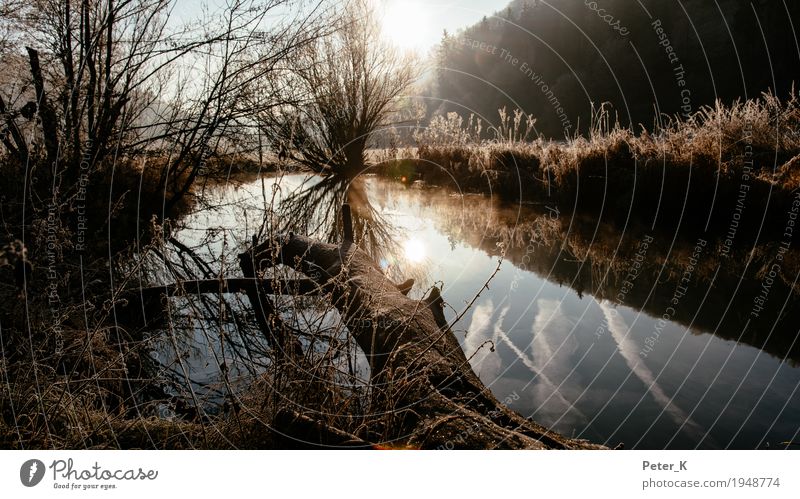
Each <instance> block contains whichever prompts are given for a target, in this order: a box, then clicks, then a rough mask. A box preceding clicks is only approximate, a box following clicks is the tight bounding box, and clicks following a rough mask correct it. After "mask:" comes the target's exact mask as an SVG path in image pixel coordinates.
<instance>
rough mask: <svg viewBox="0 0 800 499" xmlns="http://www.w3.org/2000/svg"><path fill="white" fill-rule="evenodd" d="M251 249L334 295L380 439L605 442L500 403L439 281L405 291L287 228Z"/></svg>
mask: <svg viewBox="0 0 800 499" xmlns="http://www.w3.org/2000/svg"><path fill="white" fill-rule="evenodd" d="M252 251H253V254H254V260H255V261H258V262H272V264H279V263H281V264H284V265H288V266H290V267H292V268H294V269H295V270H297V271H299V272H302V273H303V274H304V275H306V276H308V277H309V278H311V279H312V280H313V281H314V282H315V283H316V284H317V285H319V286H320V288H322V289H324V290H325V292H326V293H329V294H330V296H331V297H332V300H333V304H334V305H335V306H336V308H337V309H338V311H339V313H340V315H341V316H342V318H343V320H344V321H345V323H346V325H347V327H348V329H349V332H350V334H351V335H352V336H353V338H354V339H355V340H356V342H357V343H358V345H359V347H360V348H361V349H362V350H363V351H364V353H365V354H366V356H367V359H368V360H369V364H370V368H371V380H370V381H371V384H372V387H373V393H374V396H373V398H372V400H371V411H370V412H371V413H372V415H374V416H375V417H376V418H377V420H378V421H379V424H378V426H379V429H378V430H377V431H378V432H379V440H380V441H379V442H373V443H377V444H381V445H384V446H391V447H412V448H423V449H436V448H447V449H451V448H470V449H485V448H507V449H597V448H603V447H602V446H599V445H595V444H591V443H589V442H587V441H584V440H575V439H570V438H566V437H564V436H562V435H560V434H558V433H556V432H553V431H551V430H549V429H547V428H545V427H543V426H541V425H539V424H537V423H535V422H533V421H530V420H528V419H526V418H523V417H522V416H520V415H519V414H517V413H515V412H514V411H512V410H510V409H509V408H508V407H506V406H505V405H503V404H502V403H501V402H500V401H498V400H497V399H496V398H495V396H494V395H493V394H492V393H491V392H490V391H489V389H488V388H487V387H486V386H485V385H484V384H483V383H482V382H481V380H480V379H479V378H478V376H477V375H476V374H475V372H474V371H473V370H472V367H471V366H470V364H469V361H468V359H467V357H466V356H465V354H464V352H463V351H462V349H461V346H460V345H459V343H458V340H457V339H456V337H455V336H454V335H453V333H452V331H451V330H450V329H449V327H448V325H447V322H446V321H445V319H444V313H443V310H442V299H441V296H440V293H439V290H438V289H435V288H434V289H433V291H432V292H431V294H430V295H429V296H428V297H427V298H426V299H424V300H413V299H411V298H408V297H407V296H406V295H405V294H404V293H403V292H401V290H400V289H398V285H396V284H394V283H392V282H391V281H390V280H389V279H387V278H386V276H385V275H384V273H383V272H382V271H381V269H380V268H379V267H378V266H377V265H375V264H374V262H373V261H372V260H371V258H370V257H369V256H368V255H367V254H366V253H365V252H364V251H362V250H360V249H359V248H358V247H357V245H356V244H355V243H353V242H351V241H348V240H347V239H346V240H345V241H344V243H343V244H342V245H340V246H337V245H332V244H326V243H321V242H319V241H315V240H312V239H310V238H308V237H304V236H300V235H296V234H291V233H290V234H288V235H287V236H285V237H284V238H282V239H281V240H277V241H267V242H264V243H261V244H259V245H257V246H256V247H254V248H253V250H252ZM405 284H407V283H405ZM404 291H405V292H406V293H407V292H408V290H407V289H404ZM370 440H371V441H372V440H373V439H370Z"/></svg>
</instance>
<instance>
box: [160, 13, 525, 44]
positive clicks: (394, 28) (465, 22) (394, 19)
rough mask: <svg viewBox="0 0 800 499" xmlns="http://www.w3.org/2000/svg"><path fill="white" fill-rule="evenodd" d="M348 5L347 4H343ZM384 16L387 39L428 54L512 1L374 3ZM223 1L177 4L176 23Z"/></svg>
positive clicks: (189, 18) (383, 21) (383, 23)
mask: <svg viewBox="0 0 800 499" xmlns="http://www.w3.org/2000/svg"><path fill="white" fill-rule="evenodd" d="M343 1H344V0H343ZM373 1H374V2H375V3H376V4H378V6H379V11H381V13H382V14H383V19H382V25H383V31H384V33H385V34H386V36H387V38H388V39H389V40H391V41H392V42H394V43H395V44H397V45H398V46H400V47H401V48H405V49H414V50H416V51H418V52H420V53H421V54H425V53H427V51H429V50H430V49H431V48H433V47H434V46H435V45H436V44H437V43H438V42H439V41H440V40H441V39H442V33H443V32H444V30H447V31H448V32H451V33H454V32H456V31H458V30H459V29H462V28H466V27H468V26H471V25H473V24H475V23H477V22H478V21H480V20H481V19H482V18H483V16H491V15H492V14H494V13H495V12H498V11H501V10H503V9H505V7H506V6H507V5H508V4H509V3H510V1H511V0H373ZM221 3H223V2H222V0H177V2H176V9H175V11H174V12H173V16H175V18H176V21H184V22H185V21H188V20H191V19H195V18H197V17H198V16H199V15H200V13H201V9H202V5H203V4H207V5H209V6H210V10H212V11H213V9H214V7H215V6H218V5H220V4H221Z"/></svg>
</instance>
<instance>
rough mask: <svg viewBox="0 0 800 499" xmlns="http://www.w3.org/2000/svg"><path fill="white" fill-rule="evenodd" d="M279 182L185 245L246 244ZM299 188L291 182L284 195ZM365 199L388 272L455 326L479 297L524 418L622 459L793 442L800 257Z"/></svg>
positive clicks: (373, 196)
mask: <svg viewBox="0 0 800 499" xmlns="http://www.w3.org/2000/svg"><path fill="white" fill-rule="evenodd" d="M274 182H275V180H274V179H266V180H256V181H254V182H251V183H246V184H244V185H239V186H226V187H222V188H215V189H214V190H212V191H210V192H211V193H210V194H209V197H210V199H211V201H212V202H211V203H210V204H212V205H215V206H217V208H216V209H212V210H209V209H204V210H202V211H199V212H198V213H196V214H194V215H192V216H190V217H189V218H188V219H187V220H186V221H185V226H184V227H183V228H182V230H181V232H180V233H179V236H181V237H182V238H183V239H184V240H186V239H188V240H192V239H195V240H197V239H198V238H199V237H200V236H199V235H198V234H204V235H207V234H208V232H209V230H213V233H214V236H213V237H212V238H210V240H211V242H210V243H209V245H208V248H209V251H211V252H212V253H214V252H217V251H223V249H222V248H223V246H222V241H223V240H225V241H226V243H227V246H226V248H228V250H231V251H232V250H234V249H236V248H235V244H234V242H236V241H238V242H243V241H247V238H248V237H249V235H250V234H251V233H252V231H254V230H255V228H256V227H257V226H258V224H259V223H260V222H261V220H262V219H263V212H264V206H265V204H266V203H268V202H269V199H268V198H270V196H271V193H272V184H273V183H274ZM302 182H303V178H302V177H298V176H289V177H285V178H283V179H282V180H281V193H284V195H285V193H286V192H290V191H291V190H292V189H296V188H297V187H298V186H299V185H301V183H302ZM360 189H361V190H362V191H363V194H362V196H363V198H364V199H362V202H366V203H368V204H369V205H370V206H371V209H373V210H374V212H375V213H376V214H378V215H379V217H380V218H382V219H383V221H384V222H385V224H387V225H388V226H389V228H390V229H391V230H390V232H391V234H392V235H393V237H394V240H395V241H396V245H394V250H392V251H385V252H384V253H383V254H382V256H381V264H382V265H383V266H384V267H385V268H386V269H387V272H390V273H392V274H394V275H398V276H410V277H414V278H415V279H416V281H417V285H416V287H415V290H414V291H413V292H412V294H413V296H416V297H422V296H423V295H424V294H425V292H426V291H427V290H428V289H429V288H430V286H432V285H434V284H436V285H440V286H442V288H443V291H442V293H443V297H444V299H445V301H446V302H447V303H448V304H449V306H448V308H447V309H446V315H447V316H448V318H449V319H450V320H452V319H453V318H455V317H457V316H458V315H460V314H461V313H462V312H463V311H464V310H465V308H467V304H469V303H470V302H472V301H473V299H474V303H473V305H472V307H469V309H468V310H466V312H465V313H464V314H463V317H462V318H461V320H460V321H459V322H458V323H457V324H455V327H454V332H455V334H456V336H457V337H458V339H459V341H460V342H461V344H462V347H463V348H464V351H465V353H466V355H467V357H468V358H470V362H471V364H472V366H473V368H474V370H475V371H476V373H478V375H479V376H480V377H481V379H482V380H483V381H484V383H485V384H486V385H487V386H488V387H490V389H491V390H492V391H493V392H494V394H495V395H496V396H497V398H498V399H500V400H503V401H505V402H506V403H507V404H508V405H509V406H510V407H512V408H513V409H514V410H516V411H518V412H519V413H520V414H522V415H523V416H526V417H530V418H532V419H534V420H536V421H537V422H539V423H541V424H544V425H546V426H549V427H552V428H554V429H555V430H557V431H559V432H561V433H563V434H565V435H567V436H572V437H576V438H585V439H588V440H591V441H593V442H597V443H603V444H606V445H608V446H611V447H616V446H617V445H618V444H624V446H625V447H626V448H642V449H665V448H666V449H669V448H679V449H692V448H700V449H716V448H747V449H749V448H768V447H775V446H785V445H786V444H785V442H787V441H795V442H796V441H797V440H798V431H800V393H798V388H799V387H800V364H798V361H800V345H798V341H797V338H798V327H800V320H798V317H797V315H798V314H799V313H800V306H798V305H800V303H798V298H799V297H798V294H797V291H796V279H797V277H798V275H800V255H798V254H796V253H795V251H794V250H793V249H792V248H791V246H790V245H787V248H788V249H786V250H781V249H780V245H779V242H769V243H763V244H759V245H757V246H756V247H749V248H734V250H732V251H731V252H729V254H728V255H727V256H725V255H723V254H722V252H721V248H722V246H721V244H720V243H719V241H718V240H717V239H716V238H714V237H711V236H710V235H703V234H693V235H691V236H686V235H680V236H679V235H676V234H664V233H658V232H653V231H649V230H648V228H647V227H641V226H634V225H633V224H630V225H629V226H625V227H619V226H614V225H610V224H607V223H602V222H598V221H596V220H593V219H592V218H591V217H586V216H581V215H577V214H573V213H569V212H564V211H562V210H563V209H562V210H559V209H557V208H556V207H555V206H548V205H547V204H541V205H531V206H519V205H505V204H503V203H501V202H499V201H497V200H493V199H491V198H489V197H486V196H480V195H473V194H460V193H452V192H444V191H442V190H440V189H436V188H423V187H421V186H414V185H411V186H408V185H404V184H400V183H394V182H389V181H385V180H381V179H378V178H376V177H369V178H367V179H365V180H363V181H362V183H361V184H360ZM280 195H281V194H280V193H279V194H278V197H280ZM265 199H266V201H265ZM227 258H228V259H229V260H230V259H231V258H232V257H231V256H228V257H227ZM767 284H768V285H767ZM484 285H487V286H488V289H484ZM481 290H482V292H481V293H480V296H479V297H477V299H475V296H476V294H477V293H478V292H480V291H481ZM206 364H207V363H206ZM194 367H195V368H200V367H199V364H198V363H197V362H196V363H195V365H194ZM782 443H783V445H781V444H782Z"/></svg>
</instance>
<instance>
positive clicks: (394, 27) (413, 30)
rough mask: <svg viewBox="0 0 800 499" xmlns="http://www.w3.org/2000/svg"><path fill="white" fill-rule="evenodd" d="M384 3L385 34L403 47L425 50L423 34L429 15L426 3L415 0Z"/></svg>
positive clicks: (382, 18)
mask: <svg viewBox="0 0 800 499" xmlns="http://www.w3.org/2000/svg"><path fill="white" fill-rule="evenodd" d="M382 4H383V5H382V7H383V8H382V17H381V31H382V32H383V36H384V37H386V39H387V40H388V41H389V42H391V43H392V44H394V45H395V46H397V47H399V48H401V49H406V50H416V51H420V50H423V49H424V48H425V39H424V37H423V36H422V34H423V33H425V31H426V27H427V15H428V11H427V9H426V7H425V4H424V3H422V2H417V1H413V0H412V1H407V0H388V1H385V2H382Z"/></svg>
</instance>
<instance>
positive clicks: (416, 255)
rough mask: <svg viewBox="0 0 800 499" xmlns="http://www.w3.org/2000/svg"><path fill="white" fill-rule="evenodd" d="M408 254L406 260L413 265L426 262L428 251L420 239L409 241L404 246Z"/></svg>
mask: <svg viewBox="0 0 800 499" xmlns="http://www.w3.org/2000/svg"><path fill="white" fill-rule="evenodd" d="M403 249H404V251H405V254H406V260H408V261H409V262H411V263H420V262H422V261H423V260H425V256H426V255H427V251H426V249H425V245H424V244H423V243H422V241H420V240H419V239H409V240H408V241H406V242H405V244H404V245H403Z"/></svg>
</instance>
